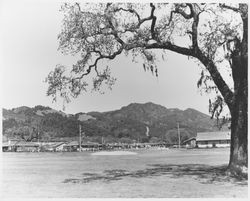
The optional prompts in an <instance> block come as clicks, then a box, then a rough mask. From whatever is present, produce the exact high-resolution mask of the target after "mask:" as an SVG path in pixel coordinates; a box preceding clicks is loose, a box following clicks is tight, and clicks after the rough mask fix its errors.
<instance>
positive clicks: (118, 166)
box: [2, 148, 248, 198]
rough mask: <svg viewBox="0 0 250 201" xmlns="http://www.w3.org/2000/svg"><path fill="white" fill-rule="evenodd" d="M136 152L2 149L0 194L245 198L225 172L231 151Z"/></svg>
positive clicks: (240, 187)
mask: <svg viewBox="0 0 250 201" xmlns="http://www.w3.org/2000/svg"><path fill="white" fill-rule="evenodd" d="M136 152H137V154H136V155H116V156H115V155H113V156H112V155H92V154H91V153H88V152H82V153H2V156H3V157H2V160H3V167H2V169H3V170H2V173H3V178H2V185H3V186H2V196H3V197H4V198H11V197H18V198H23V197H36V198H61V197H64V198H69V197H71V198H93V197H97V198H107V197H113V198H118V197H120V198H173V197H179V198H190V197H192V198H194V197H196V198H197V197H198V198H199V197H200V198H204V197H206V198H213V197H217V198H219V197H247V192H248V187H247V181H246V180H243V181H242V180H241V181H240V180H237V179H235V178H230V177H228V176H226V175H225V174H224V169H225V167H226V164H227V163H228V160H229V149H227V148H221V149H196V150H195V149H193V150H186V149H183V150H178V149H176V150H171V149H170V150H139V151H136Z"/></svg>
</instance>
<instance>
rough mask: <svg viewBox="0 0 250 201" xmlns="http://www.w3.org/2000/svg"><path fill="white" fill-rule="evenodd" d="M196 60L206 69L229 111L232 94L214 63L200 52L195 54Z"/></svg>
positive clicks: (231, 105)
mask: <svg viewBox="0 0 250 201" xmlns="http://www.w3.org/2000/svg"><path fill="white" fill-rule="evenodd" d="M196 58H197V59H199V60H200V61H201V63H202V64H203V65H204V66H205V67H206V69H207V70H208V72H209V73H210V75H211V77H212V79H213V81H214V83H215V85H216V86H217V87H218V89H219V91H220V93H221V94H222V96H223V98H224V100H225V102H226V103H227V105H228V107H229V109H230V110H231V109H232V107H233V92H232V91H231V89H230V88H229V87H228V85H227V84H226V82H225V81H224V79H223V78H222V76H221V74H220V73H219V71H218V69H217V67H216V65H215V64H214V62H213V61H212V60H210V59H209V58H208V57H207V56H205V55H204V54H203V53H202V52H201V51H200V50H199V51H198V52H197V53H196Z"/></svg>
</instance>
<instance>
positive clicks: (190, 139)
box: [182, 137, 196, 144]
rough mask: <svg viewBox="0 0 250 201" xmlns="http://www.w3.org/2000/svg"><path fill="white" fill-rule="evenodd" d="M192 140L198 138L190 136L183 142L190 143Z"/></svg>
mask: <svg viewBox="0 0 250 201" xmlns="http://www.w3.org/2000/svg"><path fill="white" fill-rule="evenodd" d="M192 140H196V138H195V137H191V138H188V139H187V140H184V141H183V142H182V144H185V143H188V142H190V141H192Z"/></svg>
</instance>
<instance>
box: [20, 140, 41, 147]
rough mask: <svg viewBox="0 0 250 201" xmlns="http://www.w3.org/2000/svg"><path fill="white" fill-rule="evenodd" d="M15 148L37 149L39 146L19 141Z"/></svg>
mask: <svg viewBox="0 0 250 201" xmlns="http://www.w3.org/2000/svg"><path fill="white" fill-rule="evenodd" d="M15 146H19V147H39V145H38V144H37V143H35V142H25V141H19V142H17V143H16V144H15Z"/></svg>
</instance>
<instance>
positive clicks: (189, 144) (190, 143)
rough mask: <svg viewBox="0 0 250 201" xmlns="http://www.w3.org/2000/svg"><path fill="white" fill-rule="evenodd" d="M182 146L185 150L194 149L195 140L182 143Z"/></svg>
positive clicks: (191, 139)
mask: <svg viewBox="0 0 250 201" xmlns="http://www.w3.org/2000/svg"><path fill="white" fill-rule="evenodd" d="M181 145H182V146H183V145H184V146H185V147H186V148H195V147H196V138H195V137H192V138H189V139H187V140H185V141H183V142H182V144H181Z"/></svg>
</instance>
